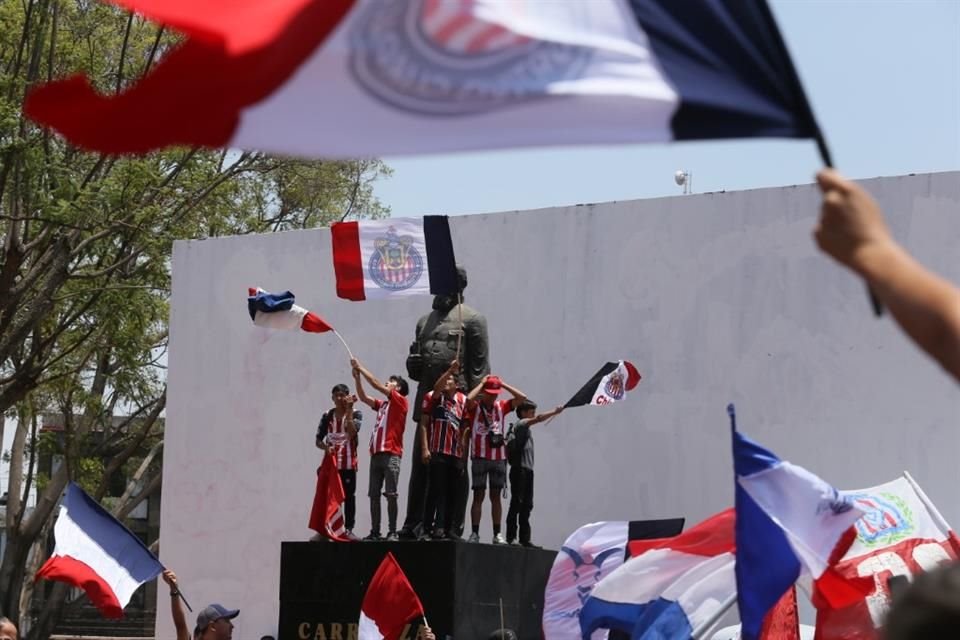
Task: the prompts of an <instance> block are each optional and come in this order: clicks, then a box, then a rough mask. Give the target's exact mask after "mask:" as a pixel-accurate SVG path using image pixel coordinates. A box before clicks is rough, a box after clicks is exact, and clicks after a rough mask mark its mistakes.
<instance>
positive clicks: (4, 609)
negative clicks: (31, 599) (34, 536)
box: [0, 532, 31, 620]
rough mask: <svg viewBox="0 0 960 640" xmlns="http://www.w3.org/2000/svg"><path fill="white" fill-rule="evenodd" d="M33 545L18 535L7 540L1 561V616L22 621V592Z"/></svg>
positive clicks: (12, 534) (10, 536)
mask: <svg viewBox="0 0 960 640" xmlns="http://www.w3.org/2000/svg"><path fill="white" fill-rule="evenodd" d="M30 546H31V543H30V542H27V541H26V540H24V538H23V537H22V536H20V535H18V534H16V533H13V532H11V535H9V536H8V538H7V547H6V549H5V551H4V553H3V560H2V561H0V615H3V616H6V617H8V618H10V619H11V620H19V619H20V591H21V589H22V588H23V577H24V575H23V574H24V568H25V567H26V564H27V557H28V555H29V553H30Z"/></svg>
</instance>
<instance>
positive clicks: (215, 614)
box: [194, 604, 240, 634]
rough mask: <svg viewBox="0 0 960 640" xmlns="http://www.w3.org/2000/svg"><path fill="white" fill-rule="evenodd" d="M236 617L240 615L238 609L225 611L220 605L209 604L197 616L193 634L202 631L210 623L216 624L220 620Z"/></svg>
mask: <svg viewBox="0 0 960 640" xmlns="http://www.w3.org/2000/svg"><path fill="white" fill-rule="evenodd" d="M238 615H240V609H227V608H226V607H225V606H223V605H222V604H211V605H209V606H207V608H206V609H204V610H203V611H201V612H200V613H199V614H197V628H196V629H195V630H194V634H196V633H199V632H200V631H203V630H204V629H205V628H207V626H208V625H209V624H210V623H211V622H216V621H217V620H219V619H220V618H226V619H227V620H232V619H233V618H236V617H237V616H238Z"/></svg>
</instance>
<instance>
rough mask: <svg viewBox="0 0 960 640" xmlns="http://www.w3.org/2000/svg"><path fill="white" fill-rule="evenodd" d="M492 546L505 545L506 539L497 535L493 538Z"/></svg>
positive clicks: (501, 535)
mask: <svg viewBox="0 0 960 640" xmlns="http://www.w3.org/2000/svg"><path fill="white" fill-rule="evenodd" d="M493 544H507V539H506V538H504V537H503V534H502V533H498V534H497V535H495V536H493Z"/></svg>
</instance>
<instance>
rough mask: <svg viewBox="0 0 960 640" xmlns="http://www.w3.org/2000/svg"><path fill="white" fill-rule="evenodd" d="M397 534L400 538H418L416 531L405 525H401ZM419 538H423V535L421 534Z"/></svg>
mask: <svg viewBox="0 0 960 640" xmlns="http://www.w3.org/2000/svg"><path fill="white" fill-rule="evenodd" d="M397 535H398V536H399V537H400V539H401V540H417V539H418V538H417V532H416V531H414V530H413V529H408V528H407V527H403V528H402V529H400V533H398V534H397ZM419 539H420V540H423V536H421V537H420V538H419Z"/></svg>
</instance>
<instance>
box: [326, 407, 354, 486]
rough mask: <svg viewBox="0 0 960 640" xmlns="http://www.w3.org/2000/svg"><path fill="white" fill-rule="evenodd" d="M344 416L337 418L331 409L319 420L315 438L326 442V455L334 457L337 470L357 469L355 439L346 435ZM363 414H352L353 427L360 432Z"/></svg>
mask: <svg viewBox="0 0 960 640" xmlns="http://www.w3.org/2000/svg"><path fill="white" fill-rule="evenodd" d="M346 417H347V416H346V415H344V416H343V417H342V418H337V412H336V409H331V410H330V411H328V412H327V413H325V414H323V417H322V418H320V426H319V427H317V437H318V438H323V439H325V440H326V442H327V444H328V446H329V447H330V449H329V450H328V454H330V455H334V456H336V458H335V459H334V461H335V462H336V463H337V469H338V470H340V471H342V470H344V469H353V470H354V471H356V469H357V439H356V436H354V437H353V438H351V437H350V436H349V434H347V429H346V422H347V420H346ZM362 419H363V414H362V413H360V412H359V411H354V412H353V426H354V427H356V428H357V431H359V430H360V421H361V420H362Z"/></svg>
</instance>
